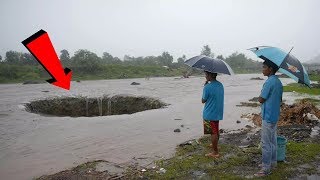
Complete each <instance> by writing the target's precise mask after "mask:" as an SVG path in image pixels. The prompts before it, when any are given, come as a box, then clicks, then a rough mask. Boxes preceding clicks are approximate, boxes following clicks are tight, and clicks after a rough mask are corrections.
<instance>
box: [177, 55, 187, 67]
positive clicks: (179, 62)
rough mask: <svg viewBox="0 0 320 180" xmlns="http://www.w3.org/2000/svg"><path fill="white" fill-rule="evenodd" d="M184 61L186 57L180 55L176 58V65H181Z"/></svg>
mask: <svg viewBox="0 0 320 180" xmlns="http://www.w3.org/2000/svg"><path fill="white" fill-rule="evenodd" d="M186 59H187V58H186V55H182V56H181V57H179V58H178V64H179V65H182V64H183V63H184V61H185V60H186Z"/></svg>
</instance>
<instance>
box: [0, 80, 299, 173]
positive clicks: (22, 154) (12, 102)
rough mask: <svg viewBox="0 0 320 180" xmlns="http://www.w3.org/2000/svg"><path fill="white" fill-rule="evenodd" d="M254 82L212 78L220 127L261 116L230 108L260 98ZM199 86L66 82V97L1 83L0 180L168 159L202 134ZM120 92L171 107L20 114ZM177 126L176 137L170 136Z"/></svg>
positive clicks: (290, 97) (45, 87)
mask: <svg viewBox="0 0 320 180" xmlns="http://www.w3.org/2000/svg"><path fill="white" fill-rule="evenodd" d="M259 76H260V77H261V78H264V79H266V78H265V77H262V76H261V75H257V74H253V75H235V76H219V77H218V79H219V80H220V81H221V82H222V83H223V84H224V87H225V113H224V121H223V123H221V128H223V129H226V130H236V129H241V128H244V127H245V126H246V125H251V123H250V122H248V121H246V120H243V119H241V118H240V116H241V115H242V114H244V113H245V112H259V111H260V110H259V107H237V106H236V105H239V104H240V102H246V101H248V99H251V98H252V97H256V96H258V95H259V93H260V90H261V87H262V84H263V82H264V81H261V80H250V78H252V77H259ZM132 82H138V83H140V85H135V86H132V85H130V84H131V83H132ZM282 82H283V83H284V84H285V83H287V82H293V81H292V80H290V79H282ZM203 83H204V78H203V77H191V78H186V79H177V78H150V80H145V79H126V80H101V81H81V82H80V83H79V82H72V84H71V90H70V91H65V90H62V89H59V88H56V87H54V86H52V85H50V84H28V85H22V84H7V85H0V94H1V96H0V132H1V136H0V174H1V178H3V179H32V178H34V177H39V176H41V175H43V174H52V173H56V172H59V171H61V170H65V169H68V168H71V167H74V166H77V165H79V164H82V163H85V162H88V161H94V160H101V159H102V160H105V161H108V162H110V163H116V164H118V163H132V162H135V161H137V160H136V159H137V158H141V159H140V160H139V161H137V162H139V163H141V164H142V165H146V164H149V163H150V162H151V161H153V160H155V159H159V158H161V157H169V156H170V155H172V153H174V150H175V147H176V145H177V144H180V143H181V142H184V141H187V140H189V139H195V138H199V137H200V136H202V132H203V130H202V119H201V110H202V107H203V105H202V104H201V103H200V102H201V93H202V88H203ZM118 94H129V95H136V96H148V97H153V98H157V99H160V100H161V101H163V102H164V103H167V104H170V105H169V106H168V107H167V108H164V109H156V110H148V111H144V112H139V113H135V114H131V115H116V116H101V117H99V116H98V117H78V118H73V117H53V116H41V115H38V114H34V113H29V112H27V111H26V110H25V108H24V104H25V103H29V102H31V101H34V100H39V99H45V98H52V97H61V96H67V97H76V96H84V97H102V96H103V95H111V96H112V95H118ZM295 98H296V97H295V95H294V94H292V93H288V94H285V96H284V99H286V100H287V101H294V99H295ZM237 121H238V123H237ZM239 122H240V123H239ZM181 125H183V127H182V126H181ZM177 128H179V129H180V130H181V132H173V131H174V130H175V129H177Z"/></svg>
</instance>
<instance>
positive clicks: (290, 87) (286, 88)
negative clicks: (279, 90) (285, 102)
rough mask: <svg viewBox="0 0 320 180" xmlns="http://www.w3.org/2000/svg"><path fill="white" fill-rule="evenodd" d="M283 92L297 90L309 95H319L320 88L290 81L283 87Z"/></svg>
mask: <svg viewBox="0 0 320 180" xmlns="http://www.w3.org/2000/svg"><path fill="white" fill-rule="evenodd" d="M283 91H284V92H297V93H304V94H310V95H320V88H318V87H314V88H309V87H307V86H305V85H302V84H298V83H291V84H288V85H286V86H284V87H283Z"/></svg>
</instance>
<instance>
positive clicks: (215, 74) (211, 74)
mask: <svg viewBox="0 0 320 180" xmlns="http://www.w3.org/2000/svg"><path fill="white" fill-rule="evenodd" d="M204 72H205V73H206V74H208V75H209V76H211V77H217V75H218V74H217V73H213V72H209V71H204Z"/></svg>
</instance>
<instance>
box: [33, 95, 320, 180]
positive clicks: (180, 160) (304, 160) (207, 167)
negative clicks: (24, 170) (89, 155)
mask: <svg viewBox="0 0 320 180" xmlns="http://www.w3.org/2000/svg"><path fill="white" fill-rule="evenodd" d="M283 106H284V105H283ZM305 106H312V108H311V107H306V108H305V109H306V110H305V112H304V113H305V114H308V113H309V114H310V113H315V114H316V115H317V116H319V115H320V114H317V113H319V112H320V111H319V109H317V108H316V107H315V106H313V105H310V103H309V102H305V101H302V102H298V103H296V104H293V105H291V107H289V108H292V109H293V110H294V109H297V108H299V107H302V108H303V107H305ZM285 108H286V109H283V110H282V116H284V117H286V115H287V114H289V115H290V116H291V117H292V118H293V119H291V120H292V121H288V122H287V121H286V123H283V121H284V120H283V119H281V120H280V122H279V127H278V135H279V136H283V137H285V138H286V139H287V140H288V143H287V145H286V151H287V153H286V159H285V161H282V162H279V163H278V167H277V168H276V169H275V170H273V171H272V174H271V175H270V176H268V177H267V178H266V179H303V178H315V179H316V178H320V135H319V131H320V120H319V119H318V117H317V116H315V115H314V114H311V115H309V116H305V115H304V114H299V113H297V114H296V115H294V116H292V114H290V113H292V111H291V110H288V107H285ZM302 117H306V118H308V119H306V118H304V120H303V121H301V120H300V119H301V118H302ZM250 120H252V121H256V118H255V117H253V118H252V119H250ZM294 120H296V121H294ZM298 120H300V121H298ZM260 121H261V120H260ZM255 124H256V125H257V126H254V127H252V126H249V125H247V126H246V127H245V128H242V129H240V130H233V131H226V130H223V129H221V131H220V132H221V138H220V154H221V155H222V156H221V157H220V158H218V159H213V158H208V157H205V154H206V153H208V152H210V147H209V144H210V143H211V142H210V136H203V137H201V138H200V139H193V140H189V141H186V142H184V143H181V144H180V145H178V146H177V148H176V153H175V155H174V156H173V157H171V158H169V159H160V160H157V161H154V162H153V163H150V164H148V165H146V166H141V165H139V164H138V163H137V164H126V165H125V164H122V165H120V164H112V163H110V162H107V161H102V160H99V161H93V162H88V163H85V164H82V165H79V166H77V167H75V168H73V169H70V170H66V171H62V172H59V173H56V174H53V175H49V176H42V177H40V178H39V179H41V180H43V179H46V180H47V179H72V178H77V179H88V178H89V179H212V178H218V179H247V178H250V179H252V178H253V179H255V177H254V176H253V174H254V173H256V172H257V171H259V167H258V165H259V164H260V163H261V147H260V130H261V129H260V127H259V126H260V124H257V123H256V122H255Z"/></svg>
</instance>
